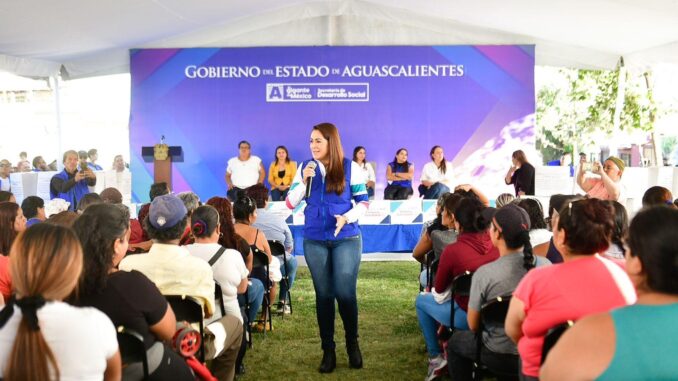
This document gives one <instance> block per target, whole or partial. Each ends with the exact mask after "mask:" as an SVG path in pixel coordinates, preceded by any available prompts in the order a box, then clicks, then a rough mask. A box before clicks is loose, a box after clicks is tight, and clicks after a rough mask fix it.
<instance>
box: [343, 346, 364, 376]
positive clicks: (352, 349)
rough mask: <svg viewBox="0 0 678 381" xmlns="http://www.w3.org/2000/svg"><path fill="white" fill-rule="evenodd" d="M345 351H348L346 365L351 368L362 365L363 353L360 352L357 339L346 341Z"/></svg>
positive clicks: (357, 367) (358, 367)
mask: <svg viewBox="0 0 678 381" xmlns="http://www.w3.org/2000/svg"><path fill="white" fill-rule="evenodd" d="M346 353H348V365H349V366H350V367H351V368H353V369H360V368H362V367H363V355H362V354H360V346H359V345H358V340H355V341H347V342H346Z"/></svg>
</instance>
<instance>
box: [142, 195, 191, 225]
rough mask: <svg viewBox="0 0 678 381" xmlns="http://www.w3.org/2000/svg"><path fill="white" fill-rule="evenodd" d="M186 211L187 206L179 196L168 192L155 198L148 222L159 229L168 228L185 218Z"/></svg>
mask: <svg viewBox="0 0 678 381" xmlns="http://www.w3.org/2000/svg"><path fill="white" fill-rule="evenodd" d="M186 213H187V211H186V207H185V206H184V203H183V202H182V201H181V200H180V199H179V198H178V197H176V196H174V195H171V194H166V195H162V196H158V197H156V198H154V199H153V202H151V207H150V210H149V212H148V222H149V223H150V224H151V225H152V226H153V227H154V228H156V229H158V230H167V229H170V228H172V227H174V226H176V224H178V223H179V222H180V221H181V220H182V219H184V217H186Z"/></svg>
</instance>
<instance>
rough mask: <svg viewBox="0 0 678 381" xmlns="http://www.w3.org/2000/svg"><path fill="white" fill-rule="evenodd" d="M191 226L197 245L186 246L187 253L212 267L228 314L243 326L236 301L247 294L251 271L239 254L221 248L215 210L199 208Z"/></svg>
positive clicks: (217, 218) (193, 215) (217, 214)
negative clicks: (248, 278) (248, 276)
mask: <svg viewBox="0 0 678 381" xmlns="http://www.w3.org/2000/svg"><path fill="white" fill-rule="evenodd" d="M190 226H191V232H192V233H193V236H194V237H195V243H194V244H191V245H187V246H185V247H186V249H187V250H188V252H189V253H191V255H193V256H195V257H198V258H200V259H202V260H203V261H205V262H207V263H209V264H210V266H212V272H213V273H214V280H215V281H216V282H217V283H218V284H219V286H221V292H222V293H223V301H224V309H225V310H226V314H227V315H233V316H235V317H237V318H238V319H240V321H241V322H242V321H243V319H242V316H241V315H240V306H239V305H238V298H237V297H238V294H242V293H244V292H245V291H246V290H247V275H248V274H249V271H247V267H245V262H244V261H243V259H242V256H240V253H239V252H238V251H237V250H234V249H227V248H225V247H223V246H221V245H220V244H219V235H220V234H221V232H220V229H219V228H220V226H219V213H218V212H217V210H216V209H214V207H212V206H209V205H203V206H200V207H198V208H197V209H196V210H195V211H194V212H193V214H191V225H190ZM219 312H220V311H219Z"/></svg>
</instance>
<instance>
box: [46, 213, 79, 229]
mask: <svg viewBox="0 0 678 381" xmlns="http://www.w3.org/2000/svg"><path fill="white" fill-rule="evenodd" d="M78 216H79V214H78V213H76V212H71V211H70V210H65V211H63V212H59V213H56V214H52V215H51V216H49V218H47V219H46V220H45V223H47V224H50V225H57V226H63V227H66V228H71V227H73V224H74V223H75V220H77V219H78Z"/></svg>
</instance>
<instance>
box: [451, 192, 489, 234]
mask: <svg viewBox="0 0 678 381" xmlns="http://www.w3.org/2000/svg"><path fill="white" fill-rule="evenodd" d="M484 209H485V205H483V203H481V202H480V200H478V199H475V198H470V197H464V198H462V200H460V201H459V205H457V208H456V210H455V211H454V219H455V220H457V222H458V223H459V227H460V228H461V232H462V233H478V232H482V231H485V230H487V228H488V226H490V221H489V220H486V219H485V218H484V217H483V215H482V211H483V210H484Z"/></svg>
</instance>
